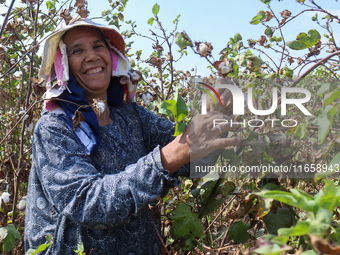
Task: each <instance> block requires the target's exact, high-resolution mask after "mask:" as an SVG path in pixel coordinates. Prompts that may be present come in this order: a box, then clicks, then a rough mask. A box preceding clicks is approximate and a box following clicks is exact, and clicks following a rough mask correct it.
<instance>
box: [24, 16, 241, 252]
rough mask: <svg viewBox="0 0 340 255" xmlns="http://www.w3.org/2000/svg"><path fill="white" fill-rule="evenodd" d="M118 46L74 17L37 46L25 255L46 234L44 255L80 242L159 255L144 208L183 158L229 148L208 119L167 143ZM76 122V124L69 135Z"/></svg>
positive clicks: (88, 248)
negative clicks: (39, 98) (41, 109)
mask: <svg viewBox="0 0 340 255" xmlns="http://www.w3.org/2000/svg"><path fill="white" fill-rule="evenodd" d="M124 46H125V45H124V40H123V38H122V37H121V35H120V34H119V33H118V32H117V31H115V30H114V29H111V28H107V27H104V26H102V25H99V24H95V23H93V22H92V21H91V20H88V19H81V18H79V19H74V20H71V21H70V22H69V24H65V23H64V24H62V25H61V26H60V27H59V28H57V29H56V31H55V32H54V33H53V34H52V35H51V36H50V37H49V38H48V39H47V40H46V43H45V48H44V55H43V60H42V65H41V69H40V72H39V76H40V78H42V79H44V81H45V82H44V83H43V84H42V85H43V86H46V92H45V94H44V100H45V110H46V111H45V113H44V114H43V116H42V117H41V118H40V120H39V121H38V123H37V125H36V127H35V131H34V135H33V142H32V149H33V163H32V169H31V172H30V179H29V187H28V195H27V207H26V226H25V248H26V251H27V250H29V249H30V248H37V247H38V246H39V245H41V244H42V243H44V242H45V236H46V235H47V234H51V235H53V237H54V239H53V243H52V245H51V246H49V248H48V250H47V251H45V254H73V251H74V250H76V249H77V245H78V244H80V243H83V244H84V249H85V252H86V254H97V253H98V254H105V255H110V254H124V255H126V254H130V255H131V254H145V255H150V254H154V255H157V254H160V252H161V240H160V238H159V237H158V233H159V232H160V218H159V217H156V216H154V215H153V214H152V213H151V212H150V210H149V205H155V204H157V199H158V198H159V197H163V196H165V195H166V194H167V192H168V190H169V189H170V188H172V187H175V186H177V185H179V184H180V180H179V178H178V176H179V175H188V168H189V167H188V164H187V163H188V162H189V160H190V152H191V154H192V155H195V157H196V158H195V159H199V158H200V157H203V156H205V155H207V154H208V153H210V152H212V151H213V150H215V149H218V148H222V147H226V146H230V145H234V144H237V143H238V142H239V139H238V138H220V139H219V138H218V137H219V135H220V134H221V133H222V132H226V131H228V130H229V129H230V127H229V126H227V125H220V127H212V120H213V117H214V116H213V114H211V113H209V114H207V115H206V116H198V117H197V118H196V117H195V118H196V119H195V118H194V119H193V120H192V122H190V124H189V127H188V128H187V129H186V130H185V132H184V133H183V134H182V135H180V136H177V137H176V138H174V137H173V133H174V125H173V123H171V122H170V121H168V120H166V119H163V118H160V117H158V116H157V115H155V114H153V113H151V112H150V111H148V110H146V109H145V108H144V107H142V106H139V105H137V104H136V103H135V102H133V98H134V91H135V85H136V84H137V83H138V81H139V80H140V79H141V77H140V76H138V75H137V74H138V73H136V72H134V71H132V70H131V68H130V65H129V62H128V60H127V58H126V57H125V55H124ZM134 84H135V85H134ZM92 101H93V102H95V107H98V105H99V103H100V104H101V106H100V107H102V106H105V109H104V111H103V112H100V111H99V112H98V111H97V110H96V108H95V107H94V108H93V107H91V106H93V104H92ZM94 110H96V111H94ZM76 115H78V116H79V115H81V116H82V121H81V122H80V123H78V126H75V127H74V126H73V123H72V119H74V118H75V117H76ZM216 118H219V119H222V118H223V119H226V118H229V117H228V116H226V115H223V114H219V115H218V116H217V117H216ZM191 127H193V128H191ZM205 130H208V131H209V132H204V131H205ZM191 145H194V146H193V147H190V146H191ZM192 148H195V151H191V149H192ZM155 215H159V214H155ZM157 232H158V233H157Z"/></svg>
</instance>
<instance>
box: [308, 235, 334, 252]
mask: <svg viewBox="0 0 340 255" xmlns="http://www.w3.org/2000/svg"><path fill="white" fill-rule="evenodd" d="M310 240H311V242H312V244H313V246H314V248H315V249H316V250H317V251H318V252H319V253H320V254H328V255H340V247H339V246H338V245H337V244H336V245H334V246H332V245H331V244H330V243H329V242H327V241H326V240H324V239H322V238H321V237H318V236H315V235H310Z"/></svg>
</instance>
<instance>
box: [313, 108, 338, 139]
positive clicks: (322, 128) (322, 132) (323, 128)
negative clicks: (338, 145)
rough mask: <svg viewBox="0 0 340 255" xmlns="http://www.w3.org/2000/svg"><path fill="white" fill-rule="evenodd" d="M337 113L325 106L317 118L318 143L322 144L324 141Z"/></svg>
mask: <svg viewBox="0 0 340 255" xmlns="http://www.w3.org/2000/svg"><path fill="white" fill-rule="evenodd" d="M336 111H337V108H334V107H333V106H331V105H327V106H326V108H325V109H324V110H323V112H322V113H321V114H320V115H319V116H318V125H319V130H318V142H319V143H320V144H322V143H323V142H324V140H325V139H326V137H327V135H328V132H329V130H330V128H331V126H332V124H333V117H334V115H335V113H336Z"/></svg>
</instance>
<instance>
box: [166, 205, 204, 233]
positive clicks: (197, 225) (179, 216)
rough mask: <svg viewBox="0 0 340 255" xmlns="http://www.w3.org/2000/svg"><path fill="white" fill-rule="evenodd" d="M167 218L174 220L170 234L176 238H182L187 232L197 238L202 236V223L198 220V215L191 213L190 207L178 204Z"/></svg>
mask: <svg viewBox="0 0 340 255" xmlns="http://www.w3.org/2000/svg"><path fill="white" fill-rule="evenodd" d="M169 218H170V219H172V220H174V222H173V224H172V227H171V233H172V234H173V235H174V236H176V237H177V238H180V237H183V236H185V235H186V234H188V233H189V232H191V233H192V234H193V235H194V236H195V237H197V238H199V237H201V236H202V235H203V225H202V222H201V220H200V219H199V218H198V214H197V213H193V212H192V211H191V207H190V206H188V205H186V204H184V203H179V204H178V205H177V208H176V210H174V211H172V212H171V213H170V214H169Z"/></svg>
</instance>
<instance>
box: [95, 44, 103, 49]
mask: <svg viewBox="0 0 340 255" xmlns="http://www.w3.org/2000/svg"><path fill="white" fill-rule="evenodd" d="M102 47H104V45H101V44H98V45H95V46H94V47H93V48H95V49H99V48H102Z"/></svg>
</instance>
